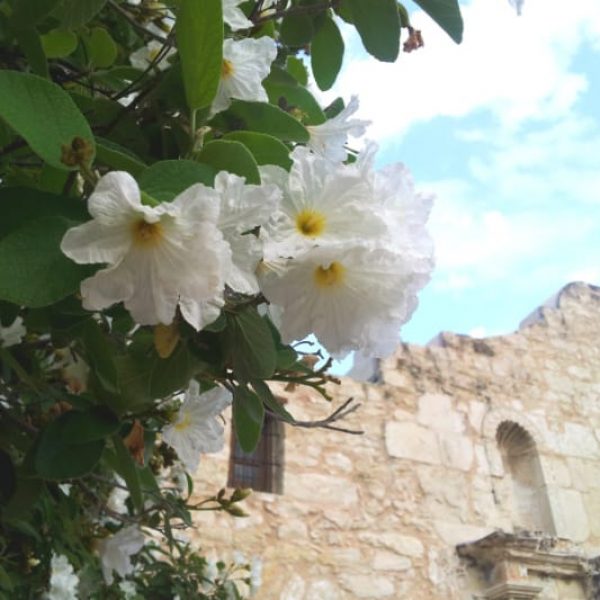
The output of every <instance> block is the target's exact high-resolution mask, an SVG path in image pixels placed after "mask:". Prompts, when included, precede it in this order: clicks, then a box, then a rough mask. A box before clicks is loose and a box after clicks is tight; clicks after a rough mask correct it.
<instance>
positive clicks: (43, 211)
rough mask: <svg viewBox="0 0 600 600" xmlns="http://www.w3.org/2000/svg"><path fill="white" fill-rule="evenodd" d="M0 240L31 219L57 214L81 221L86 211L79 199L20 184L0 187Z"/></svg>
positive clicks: (85, 215) (83, 219) (84, 218)
mask: <svg viewBox="0 0 600 600" xmlns="http://www.w3.org/2000/svg"><path fill="white" fill-rule="evenodd" d="M0 214H2V218H1V219H0V239H1V238H3V237H4V236H5V235H7V234H9V233H11V232H13V231H15V230H16V229H18V228H19V227H22V226H23V225H27V224H28V223H29V222H30V221H32V220H33V219H37V218H40V217H49V216H60V217H64V218H65V219H69V220H72V221H80V222H81V221H85V220H87V219H89V214H88V212H87V210H86V208H85V204H84V203H83V202H81V200H79V199H75V198H68V197H65V196H58V195H55V194H49V193H46V192H42V191H38V190H34V189H31V188H22V187H6V188H0Z"/></svg>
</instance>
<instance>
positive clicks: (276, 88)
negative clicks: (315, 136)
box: [263, 79, 325, 125]
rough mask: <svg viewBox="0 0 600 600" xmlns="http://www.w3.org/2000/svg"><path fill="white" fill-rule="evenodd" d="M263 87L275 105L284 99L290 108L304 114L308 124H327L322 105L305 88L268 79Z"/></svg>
mask: <svg viewBox="0 0 600 600" xmlns="http://www.w3.org/2000/svg"><path fill="white" fill-rule="evenodd" d="M263 85H264V88H265V90H267V94H268V95H269V100H270V101H271V102H272V103H273V104H279V103H280V101H281V99H282V98H283V99H285V104H286V105H287V106H288V107H290V108H291V107H294V108H298V109H300V111H301V112H302V113H304V118H305V119H306V121H307V122H308V124H310V125H320V124H321V123H324V122H325V114H324V113H323V110H322V109H321V106H320V104H319V103H318V102H317V101H316V100H315V98H314V96H313V95H312V94H311V93H310V92H309V91H308V90H307V89H306V88H305V87H302V86H300V85H296V84H294V85H287V84H280V83H273V82H271V81H269V80H268V79H267V80H266V81H265V82H264V84H263Z"/></svg>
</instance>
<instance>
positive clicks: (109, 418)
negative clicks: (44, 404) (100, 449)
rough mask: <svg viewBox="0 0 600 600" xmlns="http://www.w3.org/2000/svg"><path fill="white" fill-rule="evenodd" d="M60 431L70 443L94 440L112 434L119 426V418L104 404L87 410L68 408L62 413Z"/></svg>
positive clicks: (83, 442)
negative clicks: (68, 409) (62, 419)
mask: <svg viewBox="0 0 600 600" xmlns="http://www.w3.org/2000/svg"><path fill="white" fill-rule="evenodd" d="M63 417H64V422H63V424H62V432H63V435H64V436H65V438H66V439H68V440H69V443H71V444H85V443H87V442H95V441H97V440H102V439H104V438H106V437H108V436H109V435H112V434H113V433H115V431H117V429H118V428H119V425H120V423H119V419H117V417H116V416H115V414H114V413H113V412H112V411H110V410H109V409H108V408H106V407H105V406H92V407H91V408H89V409H88V410H85V411H79V410H70V411H69V412H67V413H65V414H64V415H63Z"/></svg>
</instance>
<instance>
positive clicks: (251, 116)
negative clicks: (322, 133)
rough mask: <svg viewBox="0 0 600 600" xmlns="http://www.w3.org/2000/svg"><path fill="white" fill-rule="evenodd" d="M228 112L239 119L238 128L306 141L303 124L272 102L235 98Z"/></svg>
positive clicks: (294, 140)
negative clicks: (244, 100) (247, 100)
mask: <svg viewBox="0 0 600 600" xmlns="http://www.w3.org/2000/svg"><path fill="white" fill-rule="evenodd" d="M228 113H230V114H231V115H233V116H234V117H237V119H239V120H240V121H241V124H240V126H238V129H246V130H252V131H259V132H261V133H268V134H269V135H272V136H274V137H276V138H279V139H280V140H283V141H284V142H308V138H309V135H308V131H307V130H306V128H305V127H304V125H302V123H300V122H299V121H298V120H296V119H294V117H292V116H291V115H289V114H287V113H286V112H284V111H283V110H281V109H280V108H278V107H277V106H273V105H272V104H267V103H266V102H243V101H241V100H235V101H234V102H233V103H232V105H231V108H230V109H229V111H228Z"/></svg>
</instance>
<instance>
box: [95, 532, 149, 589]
mask: <svg viewBox="0 0 600 600" xmlns="http://www.w3.org/2000/svg"><path fill="white" fill-rule="evenodd" d="M143 546H144V534H143V533H142V532H141V531H140V530H139V529H138V527H137V526H135V525H130V526H129V527H125V528H124V529H121V530H120V531H118V532H117V533H116V534H115V535H113V536H111V537H108V538H105V539H103V540H102V541H101V542H100V547H99V550H100V561H101V564H102V575H103V576H104V581H106V584H107V585H111V584H112V582H113V581H114V575H113V571H115V572H116V573H117V574H118V575H119V576H121V577H126V576H127V575H129V574H130V573H133V565H132V564H131V557H132V556H133V555H134V554H137V553H138V552H139V551H140V550H141V549H142V547H143Z"/></svg>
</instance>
